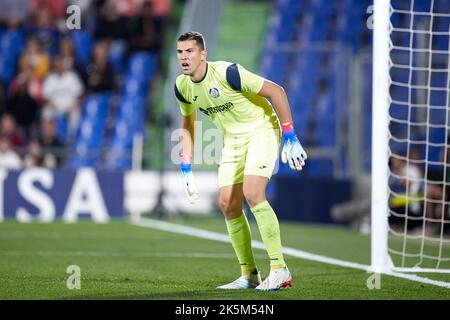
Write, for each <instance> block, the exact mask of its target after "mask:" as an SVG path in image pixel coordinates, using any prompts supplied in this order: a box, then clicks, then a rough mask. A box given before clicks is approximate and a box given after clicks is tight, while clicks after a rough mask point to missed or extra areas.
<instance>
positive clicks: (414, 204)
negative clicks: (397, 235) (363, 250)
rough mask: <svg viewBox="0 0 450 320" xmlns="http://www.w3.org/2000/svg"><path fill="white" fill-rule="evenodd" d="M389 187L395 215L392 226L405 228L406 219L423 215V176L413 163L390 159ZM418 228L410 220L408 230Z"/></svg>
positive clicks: (392, 217)
mask: <svg viewBox="0 0 450 320" xmlns="http://www.w3.org/2000/svg"><path fill="white" fill-rule="evenodd" d="M390 169H391V172H392V174H391V175H390V180H389V187H390V189H391V196H390V199H389V207H390V209H391V210H392V212H393V213H394V214H393V215H391V216H390V217H389V221H390V222H391V223H392V224H398V225H400V226H403V225H404V223H405V218H406V217H410V216H413V217H418V216H421V215H422V204H423V200H424V199H423V194H422V193H423V187H424V185H423V174H422V172H421V170H420V168H419V167H418V166H417V165H416V164H414V163H413V162H411V161H409V163H407V162H406V160H404V159H401V158H399V157H396V156H392V157H391V159H390ZM415 227H417V224H415V223H413V221H410V220H408V229H411V228H415Z"/></svg>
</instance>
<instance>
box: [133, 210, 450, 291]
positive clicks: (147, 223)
mask: <svg viewBox="0 0 450 320" xmlns="http://www.w3.org/2000/svg"><path fill="white" fill-rule="evenodd" d="M130 222H131V224H133V225H136V226H140V227H145V228H152V229H157V230H162V231H167V232H172V233H179V234H185V235H189V236H193V237H197V238H203V239H208V240H213V241H219V242H226V243H231V241H230V238H229V236H228V234H223V233H218V232H214V231H208V230H204V229H199V228H194V227H188V226H184V225H180V224H176V223H171V222H165V221H160V220H155V219H149V218H140V217H133V216H132V217H131V220H130ZM252 247H253V248H255V249H261V250H265V249H266V248H265V246H264V244H263V243H262V242H261V241H256V240H253V241H252ZM283 253H284V254H286V255H289V256H292V257H296V258H301V259H306V260H311V261H316V262H321V263H327V264H331V265H336V266H340V267H344V268H352V269H358V270H363V271H366V272H369V273H371V272H372V271H371V270H370V266H369V265H365V264H361V263H356V262H350V261H345V260H339V259H335V258H330V257H326V256H322V255H318V254H314V253H309V252H306V251H302V250H298V249H295V248H289V247H283ZM383 274H385V275H388V276H393V277H398V278H402V279H406V280H411V281H416V282H421V283H426V284H431V285H434V286H438V287H444V288H449V289H450V283H449V282H445V281H438V280H432V279H429V278H425V277H419V276H417V275H412V274H404V273H400V272H393V271H391V272H386V273H383Z"/></svg>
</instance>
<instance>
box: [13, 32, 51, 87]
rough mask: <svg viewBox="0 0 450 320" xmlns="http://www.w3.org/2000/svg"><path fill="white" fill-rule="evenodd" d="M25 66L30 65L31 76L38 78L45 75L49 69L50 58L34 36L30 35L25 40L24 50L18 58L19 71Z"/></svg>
mask: <svg viewBox="0 0 450 320" xmlns="http://www.w3.org/2000/svg"><path fill="white" fill-rule="evenodd" d="M27 67H31V69H32V71H33V76H36V77H38V78H40V79H42V78H43V77H45V75H46V74H47V72H48V70H49V69H50V58H49V56H48V55H47V54H46V53H45V52H44V51H43V50H42V46H41V44H40V43H39V41H38V40H37V38H35V37H30V38H28V40H27V44H26V47H25V51H24V52H23V53H22V55H21V57H20V60H19V71H20V72H22V71H24V70H25V69H27Z"/></svg>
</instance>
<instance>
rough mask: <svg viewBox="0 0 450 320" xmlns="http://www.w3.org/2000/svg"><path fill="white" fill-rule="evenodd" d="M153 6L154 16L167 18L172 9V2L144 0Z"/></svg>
mask: <svg viewBox="0 0 450 320" xmlns="http://www.w3.org/2000/svg"><path fill="white" fill-rule="evenodd" d="M144 1H145V2H151V3H152V4H153V12H154V14H155V16H158V17H167V16H168V15H169V13H170V8H171V7H172V0H144Z"/></svg>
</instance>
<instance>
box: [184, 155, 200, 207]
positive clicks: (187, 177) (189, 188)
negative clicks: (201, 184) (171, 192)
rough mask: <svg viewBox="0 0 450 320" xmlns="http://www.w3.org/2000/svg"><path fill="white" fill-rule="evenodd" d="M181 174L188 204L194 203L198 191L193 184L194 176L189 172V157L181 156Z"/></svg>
mask: <svg viewBox="0 0 450 320" xmlns="http://www.w3.org/2000/svg"><path fill="white" fill-rule="evenodd" d="M180 158H181V174H182V175H183V180H184V186H185V190H186V196H187V198H188V200H189V202H190V203H194V202H195V200H197V198H198V191H197V188H196V187H195V183H194V174H193V173H192V170H191V162H192V161H191V159H192V157H191V156H188V155H185V154H182V155H181V157H180Z"/></svg>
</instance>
